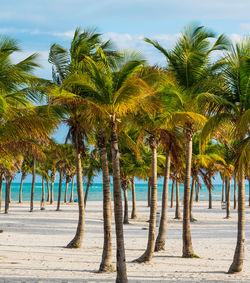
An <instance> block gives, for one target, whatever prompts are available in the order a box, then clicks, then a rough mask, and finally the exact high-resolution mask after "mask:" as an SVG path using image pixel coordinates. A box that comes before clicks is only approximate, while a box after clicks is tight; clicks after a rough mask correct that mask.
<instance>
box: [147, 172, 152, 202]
mask: <svg viewBox="0 0 250 283" xmlns="http://www.w3.org/2000/svg"><path fill="white" fill-rule="evenodd" d="M151 179H152V178H151V177H149V178H148V207H150V195H151V182H152V180H151Z"/></svg>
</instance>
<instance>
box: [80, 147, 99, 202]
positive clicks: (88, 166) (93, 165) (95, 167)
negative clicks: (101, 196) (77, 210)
mask: <svg viewBox="0 0 250 283" xmlns="http://www.w3.org/2000/svg"><path fill="white" fill-rule="evenodd" d="M99 171H100V161H99V159H98V156H97V152H96V150H92V151H91V152H90V153H89V154H88V156H87V158H85V159H84V162H83V175H84V176H85V177H86V178H87V182H86V191H85V196H84V207H86V204H87V198H88V192H89V188H90V186H92V181H93V179H94V177H96V176H97V175H96V173H97V172H99Z"/></svg>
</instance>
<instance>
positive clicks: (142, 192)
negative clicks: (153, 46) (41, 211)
mask: <svg viewBox="0 0 250 283" xmlns="http://www.w3.org/2000/svg"><path fill="white" fill-rule="evenodd" d="M19 187H20V183H12V186H11V200H12V201H18V198H19ZM162 187H163V185H162V184H158V200H161V194H162ZM171 187H172V186H171V184H170V185H169V198H170V194H171ZM179 188H180V200H182V198H183V184H182V185H180V187H179ZM221 188H222V185H221V184H217V185H214V189H213V193H212V198H213V200H221ZM85 189H86V186H85V185H84V190H85ZM135 189H136V199H137V200H139V201H146V200H147V189H148V186H147V184H135ZM233 190H234V185H233V184H232V186H231V200H233ZM248 190H249V189H248V182H246V199H248ZM30 191H31V183H24V184H23V192H22V198H23V201H29V200H30ZM70 191H71V184H70V185H69V188H68V194H67V196H68V199H69V197H70ZM112 191H113V188H112V186H111V192H112ZM45 192H46V198H47V187H46V185H45ZM64 192H65V183H63V184H62V197H61V200H62V201H63V200H64ZM174 195H175V194H174ZM4 196H5V184H4V185H3V200H4ZM57 196H58V183H55V184H54V200H57ZM41 197H42V183H36V186H35V195H34V200H35V201H40V200H41ZM102 198H103V196H102V184H101V183H94V184H93V185H92V186H91V187H90V189H89V194H88V200H89V201H101V200H102ZM128 198H129V200H131V198H132V196H131V192H130V191H129V192H128ZM76 199H77V192H76V184H74V200H76ZM200 200H208V190H207V188H206V186H205V185H203V186H202V190H200Z"/></svg>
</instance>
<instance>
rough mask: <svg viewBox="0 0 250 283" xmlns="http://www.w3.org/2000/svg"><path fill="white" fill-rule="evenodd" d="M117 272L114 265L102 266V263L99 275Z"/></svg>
mask: <svg viewBox="0 0 250 283" xmlns="http://www.w3.org/2000/svg"><path fill="white" fill-rule="evenodd" d="M115 271H116V270H115V267H114V265H113V264H102V263H101V265H100V268H99V270H98V273H110V272H115Z"/></svg>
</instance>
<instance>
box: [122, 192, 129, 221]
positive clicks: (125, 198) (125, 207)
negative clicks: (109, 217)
mask: <svg viewBox="0 0 250 283" xmlns="http://www.w3.org/2000/svg"><path fill="white" fill-rule="evenodd" d="M123 197H124V216H123V224H129V222H128V190H127V188H126V187H125V188H123Z"/></svg>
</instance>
